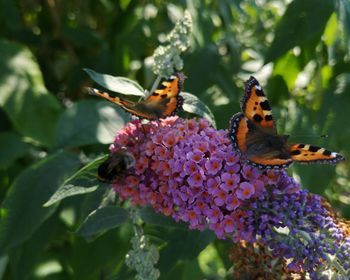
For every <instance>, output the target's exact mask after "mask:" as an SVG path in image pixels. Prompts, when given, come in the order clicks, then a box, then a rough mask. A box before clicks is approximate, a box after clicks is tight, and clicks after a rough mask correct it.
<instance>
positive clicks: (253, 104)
mask: <svg viewBox="0 0 350 280" xmlns="http://www.w3.org/2000/svg"><path fill="white" fill-rule="evenodd" d="M241 109H242V111H243V113H244V114H245V116H246V117H247V118H248V119H249V120H250V121H252V122H253V123H254V124H256V125H258V126H262V127H264V128H266V129H269V130H270V131H271V132H273V131H274V132H275V125H274V121H273V117H272V111H271V107H270V104H269V101H268V100H267V98H266V96H265V93H264V91H263V89H262V87H261V86H260V84H259V82H258V81H257V80H256V79H255V78H254V77H252V76H251V77H250V78H249V80H248V81H247V82H246V86H245V94H244V96H243V99H242V101H241Z"/></svg>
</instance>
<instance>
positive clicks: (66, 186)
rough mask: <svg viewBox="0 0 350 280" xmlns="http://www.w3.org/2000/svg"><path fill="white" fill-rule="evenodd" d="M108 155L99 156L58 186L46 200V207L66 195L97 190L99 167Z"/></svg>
mask: <svg viewBox="0 0 350 280" xmlns="http://www.w3.org/2000/svg"><path fill="white" fill-rule="evenodd" d="M107 157H108V155H104V156H102V157H99V158H97V159H95V160H93V161H91V162H90V163H88V164H87V165H85V166H84V167H83V168H81V169H80V170H78V171H77V172H76V173H74V174H73V175H72V176H71V177H69V178H68V179H67V180H66V181H65V182H64V183H63V184H62V185H61V186H60V187H59V188H58V190H57V191H56V192H55V193H54V194H53V195H52V196H51V197H50V199H49V200H48V201H47V202H45V204H44V207H48V206H51V205H52V204H54V203H56V202H58V201H60V200H62V199H64V198H66V197H71V196H75V195H79V194H85V193H90V192H93V191H95V190H96V189H97V188H98V186H99V183H98V182H97V179H96V176H97V168H98V166H99V165H100V164H101V162H102V161H104V160H105V159H106V158H107Z"/></svg>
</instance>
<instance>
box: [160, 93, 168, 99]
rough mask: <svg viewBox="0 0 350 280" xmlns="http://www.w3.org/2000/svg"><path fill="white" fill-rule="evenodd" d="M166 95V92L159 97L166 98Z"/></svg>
mask: <svg viewBox="0 0 350 280" xmlns="http://www.w3.org/2000/svg"><path fill="white" fill-rule="evenodd" d="M167 96H168V95H167V94H162V95H161V96H160V97H161V98H162V99H164V98H166V97H167Z"/></svg>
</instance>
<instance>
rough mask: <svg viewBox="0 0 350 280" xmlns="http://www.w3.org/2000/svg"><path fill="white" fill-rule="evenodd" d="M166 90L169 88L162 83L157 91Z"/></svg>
mask: <svg viewBox="0 0 350 280" xmlns="http://www.w3.org/2000/svg"><path fill="white" fill-rule="evenodd" d="M165 88H167V86H166V85H164V84H163V83H162V84H160V85H159V86H158V88H157V89H165Z"/></svg>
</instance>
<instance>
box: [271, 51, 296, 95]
mask: <svg viewBox="0 0 350 280" xmlns="http://www.w3.org/2000/svg"><path fill="white" fill-rule="evenodd" d="M300 70H301V69H300V67H299V63H298V59H297V57H296V56H294V55H293V54H292V53H290V52H288V53H287V54H286V55H284V56H282V57H280V58H279V59H278V60H277V62H276V64H275V67H274V69H273V75H274V76H275V75H276V76H277V75H280V76H282V77H283V79H284V80H285V82H286V84H287V86H288V89H289V90H292V89H293V87H294V83H295V80H296V78H297V77H298V74H299V72H300Z"/></svg>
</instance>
